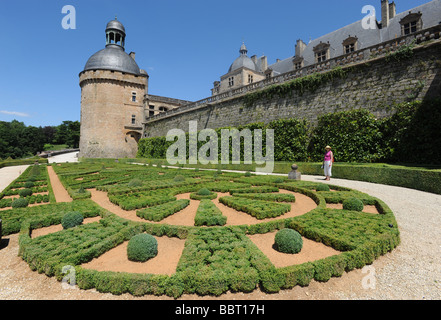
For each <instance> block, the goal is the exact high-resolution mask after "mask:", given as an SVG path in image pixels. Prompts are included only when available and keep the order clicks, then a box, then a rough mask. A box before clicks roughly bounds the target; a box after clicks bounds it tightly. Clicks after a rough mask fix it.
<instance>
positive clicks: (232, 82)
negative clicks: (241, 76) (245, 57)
mask: <svg viewBox="0 0 441 320" xmlns="http://www.w3.org/2000/svg"><path fill="white" fill-rule="evenodd" d="M228 85H229V86H230V87H232V86H234V77H230V78H228Z"/></svg>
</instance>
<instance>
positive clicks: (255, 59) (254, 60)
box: [251, 55, 257, 64]
mask: <svg viewBox="0 0 441 320" xmlns="http://www.w3.org/2000/svg"><path fill="white" fill-rule="evenodd" d="M251 60H253V62H254V63H255V64H257V56H256V55H254V56H252V57H251Z"/></svg>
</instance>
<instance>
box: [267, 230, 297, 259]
mask: <svg viewBox="0 0 441 320" xmlns="http://www.w3.org/2000/svg"><path fill="white" fill-rule="evenodd" d="M274 241H275V248H276V250H277V251H280V252H283V253H292V254H295V253H299V252H300V251H301V250H302V247H303V239H302V236H301V235H300V233H298V232H297V231H295V230H293V229H282V230H280V231H279V232H277V234H276V236H275V238H274Z"/></svg>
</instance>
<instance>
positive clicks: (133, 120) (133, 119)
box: [132, 115, 136, 124]
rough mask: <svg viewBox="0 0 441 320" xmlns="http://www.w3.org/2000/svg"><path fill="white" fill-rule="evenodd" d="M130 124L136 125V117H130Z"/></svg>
mask: <svg viewBox="0 0 441 320" xmlns="http://www.w3.org/2000/svg"><path fill="white" fill-rule="evenodd" d="M132 124H136V116H135V115H132Z"/></svg>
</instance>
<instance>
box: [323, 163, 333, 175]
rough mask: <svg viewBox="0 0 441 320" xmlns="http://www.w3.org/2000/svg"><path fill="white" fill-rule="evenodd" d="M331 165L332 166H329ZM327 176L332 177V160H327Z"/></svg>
mask: <svg viewBox="0 0 441 320" xmlns="http://www.w3.org/2000/svg"><path fill="white" fill-rule="evenodd" d="M329 165H331V166H329ZM324 169H325V176H326V177H332V162H331V161H325V168H324Z"/></svg>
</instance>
